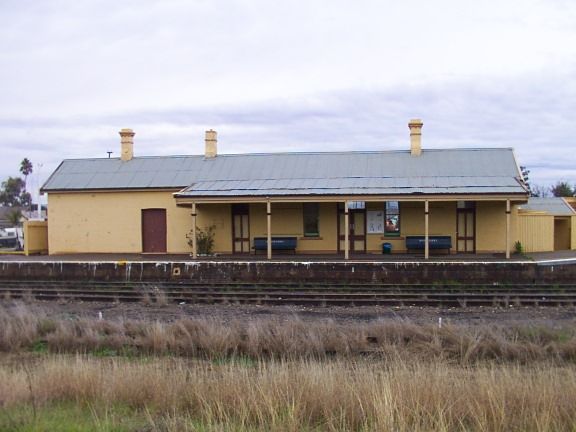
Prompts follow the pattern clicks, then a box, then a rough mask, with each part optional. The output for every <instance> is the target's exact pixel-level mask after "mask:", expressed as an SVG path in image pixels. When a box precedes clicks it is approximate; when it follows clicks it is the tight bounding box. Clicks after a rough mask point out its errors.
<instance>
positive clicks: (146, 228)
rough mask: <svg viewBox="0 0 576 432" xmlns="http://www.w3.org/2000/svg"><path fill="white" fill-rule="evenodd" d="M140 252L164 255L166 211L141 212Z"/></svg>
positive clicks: (147, 210)
mask: <svg viewBox="0 0 576 432" xmlns="http://www.w3.org/2000/svg"><path fill="white" fill-rule="evenodd" d="M142 252H143V253H166V209H143V210H142Z"/></svg>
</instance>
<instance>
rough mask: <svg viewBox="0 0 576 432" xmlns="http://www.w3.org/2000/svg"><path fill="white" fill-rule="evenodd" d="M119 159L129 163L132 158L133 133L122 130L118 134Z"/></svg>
mask: <svg viewBox="0 0 576 432" xmlns="http://www.w3.org/2000/svg"><path fill="white" fill-rule="evenodd" d="M119 133H120V146H121V149H120V159H122V160H123V161H129V160H131V159H132V158H133V157H134V135H135V133H134V131H133V130H132V129H122V130H121V131H120V132H119Z"/></svg>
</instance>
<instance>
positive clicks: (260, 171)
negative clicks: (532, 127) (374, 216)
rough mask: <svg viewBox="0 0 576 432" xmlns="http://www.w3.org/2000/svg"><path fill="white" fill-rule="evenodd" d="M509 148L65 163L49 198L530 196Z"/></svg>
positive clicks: (48, 184) (49, 183) (56, 174)
mask: <svg viewBox="0 0 576 432" xmlns="http://www.w3.org/2000/svg"><path fill="white" fill-rule="evenodd" d="M518 176H519V173H518V168H517V165H516V161H515V159H514V155H513V152H512V150H511V149H448V150H424V151H423V152H422V155H421V156H418V157H414V156H411V155H410V152H409V151H384V152H331V153H269V154H242V155H219V156H217V157H215V158H212V159H205V158H204V157H203V156H166V157H139V158H134V159H132V160H130V161H127V162H123V161H121V160H120V159H81V160H65V161H64V162H62V164H61V165H60V166H59V167H58V169H57V170H56V171H55V172H54V174H52V176H51V177H50V178H49V179H48V181H47V182H46V184H45V185H44V187H43V191H45V192H50V191H61V190H69V191H72V190H87V189H141V188H186V190H185V191H182V192H181V193H180V194H179V196H208V195H210V196H219V195H222V196H231V195H303V194H345V195H350V194H397V193H402V194H404V193H524V192H525V191H524V189H523V187H522V186H521V185H520V183H519V182H518V181H517V180H516V178H517V177H518Z"/></svg>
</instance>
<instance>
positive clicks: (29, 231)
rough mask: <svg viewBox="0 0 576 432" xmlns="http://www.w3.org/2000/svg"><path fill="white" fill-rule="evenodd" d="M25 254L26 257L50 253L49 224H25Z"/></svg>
mask: <svg viewBox="0 0 576 432" xmlns="http://www.w3.org/2000/svg"><path fill="white" fill-rule="evenodd" d="M24 253H25V254H26V255H32V254H45V253H48V223H47V222H45V221H26V222H24Z"/></svg>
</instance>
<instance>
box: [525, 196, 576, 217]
mask: <svg viewBox="0 0 576 432" xmlns="http://www.w3.org/2000/svg"><path fill="white" fill-rule="evenodd" d="M519 208H520V210H527V211H539V212H546V213H548V214H551V215H554V216H572V215H575V214H576V211H575V210H574V209H573V208H572V207H571V206H570V204H568V203H567V202H566V201H564V200H563V199H562V198H557V197H553V198H529V199H528V202H527V203H526V204H522V205H521V206H520V207H519Z"/></svg>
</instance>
